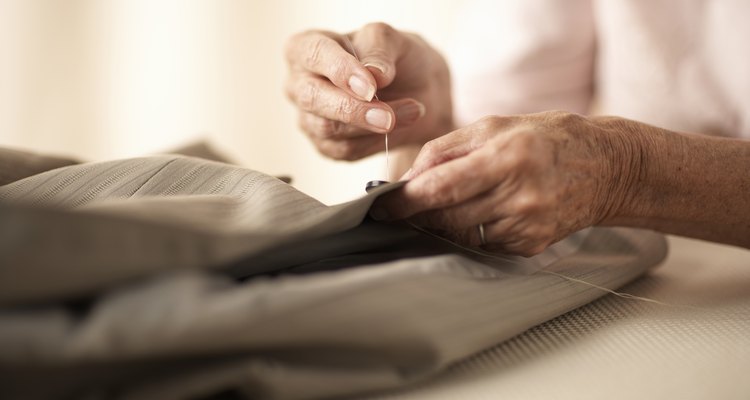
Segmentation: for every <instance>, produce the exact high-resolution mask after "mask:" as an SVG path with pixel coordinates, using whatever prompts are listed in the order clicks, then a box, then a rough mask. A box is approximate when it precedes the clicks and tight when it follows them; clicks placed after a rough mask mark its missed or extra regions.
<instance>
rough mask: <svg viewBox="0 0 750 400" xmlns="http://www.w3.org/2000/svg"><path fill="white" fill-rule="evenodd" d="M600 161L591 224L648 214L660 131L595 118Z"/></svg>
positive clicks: (612, 119)
mask: <svg viewBox="0 0 750 400" xmlns="http://www.w3.org/2000/svg"><path fill="white" fill-rule="evenodd" d="M592 121H593V122H594V123H595V124H596V126H597V128H598V132H599V135H598V136H599V139H600V142H599V146H600V150H601V157H602V162H601V165H602V168H601V186H600V189H599V196H598V202H597V207H596V212H595V216H594V218H595V224H601V225H616V224H618V223H620V222H622V221H624V220H629V219H633V218H639V217H643V216H646V215H647V214H648V210H647V208H648V207H649V206H650V204H651V203H650V202H649V201H648V198H649V196H648V193H649V192H650V187H651V186H652V183H653V182H651V181H652V177H653V171H654V170H656V169H658V165H657V163H658V160H659V157H655V155H656V153H657V150H656V148H657V147H658V142H659V138H660V136H661V132H659V131H660V130H659V129H657V128H653V127H650V126H648V125H645V124H641V123H638V122H635V121H631V120H627V119H624V118H618V117H597V118H593V119H592Z"/></svg>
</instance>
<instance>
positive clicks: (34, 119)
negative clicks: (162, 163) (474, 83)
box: [0, 0, 458, 203]
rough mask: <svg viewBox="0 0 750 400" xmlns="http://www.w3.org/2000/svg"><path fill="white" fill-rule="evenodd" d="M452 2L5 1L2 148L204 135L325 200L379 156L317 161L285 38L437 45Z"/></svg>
mask: <svg viewBox="0 0 750 400" xmlns="http://www.w3.org/2000/svg"><path fill="white" fill-rule="evenodd" d="M457 6H458V2H457V1H427V0H421V1H404V0H381V1H377V2H373V1H352V0H349V1H346V0H325V1H301V0H286V1H239V0H220V1H210V0H205V1H198V0H111V1H105V0H89V1H86V0H70V1H56V0H0V146H13V147H21V148H29V149H34V150H38V151H45V152H56V153H62V154H71V155H75V156H78V157H82V158H85V159H108V158H116V157H128V156H135V155H141V154H145V153H148V152H156V151H159V150H162V149H167V148H169V147H172V146H176V145H179V144H182V143H185V142H187V141H189V140H193V139H196V138H199V137H207V138H209V139H210V140H211V141H212V142H213V143H215V144H216V145H217V146H218V147H219V148H220V149H224V150H226V151H227V152H228V153H229V154H230V155H231V156H233V157H235V158H236V159H237V160H239V161H241V162H242V163H243V164H244V165H246V166H249V167H251V168H254V169H258V170H261V171H264V172H268V173H272V174H291V175H292V176H294V178H295V184H296V186H297V187H298V188H300V189H301V190H303V191H304V192H306V193H309V194H311V195H313V196H314V197H316V198H318V199H321V200H323V201H324V202H327V203H335V202H340V201H344V200H347V199H350V198H353V197H355V196H357V195H359V194H360V193H362V190H363V186H364V184H365V182H366V181H368V180H370V179H375V178H379V177H381V178H382V176H383V172H384V162H383V159H382V156H376V157H373V158H371V159H368V160H364V161H361V162H358V163H340V162H333V161H330V160H326V159H323V158H322V157H321V156H319V155H318V154H317V153H316V152H315V150H314V149H313V147H312V145H311V144H310V143H309V142H308V141H307V140H306V139H305V138H304V137H303V136H302V134H301V133H300V132H299V130H298V128H297V122H296V113H295V111H294V109H293V108H292V106H291V105H290V104H289V103H288V102H287V100H286V99H285V97H284V95H283V90H282V88H283V82H284V79H285V76H286V67H285V64H284V61H283V55H282V52H283V51H282V49H283V44H284V42H285V40H286V38H287V37H289V36H290V35H291V34H293V33H294V32H297V31H300V30H305V29H309V28H313V27H317V28H325V29H330V30H338V31H343V30H351V29H355V28H357V27H359V26H361V25H362V24H364V23H366V22H369V21H377V20H382V21H386V22H388V23H391V24H393V25H394V26H396V27H398V28H402V29H407V30H413V31H417V32H419V33H421V34H422V35H423V36H425V37H426V38H427V39H428V40H430V41H431V42H433V43H434V44H436V46H438V47H443V46H444V45H445V44H446V42H447V40H448V39H449V38H450V33H449V32H450V26H451V24H452V17H453V12H454V11H455V10H456V8H457Z"/></svg>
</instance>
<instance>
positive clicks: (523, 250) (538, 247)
mask: <svg viewBox="0 0 750 400" xmlns="http://www.w3.org/2000/svg"><path fill="white" fill-rule="evenodd" d="M546 248H547V246H546V245H545V244H544V243H533V244H529V245H526V246H523V247H520V248H519V249H518V254H519V255H521V256H524V257H533V256H535V255H537V254H539V253H541V252H543V251H544V249H546Z"/></svg>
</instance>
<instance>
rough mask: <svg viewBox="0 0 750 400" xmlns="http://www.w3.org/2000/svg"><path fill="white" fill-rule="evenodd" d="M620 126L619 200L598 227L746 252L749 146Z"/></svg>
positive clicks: (749, 238) (633, 125)
mask: <svg viewBox="0 0 750 400" xmlns="http://www.w3.org/2000/svg"><path fill="white" fill-rule="evenodd" d="M620 125H621V129H620V133H621V134H622V135H624V136H623V137H622V140H624V141H626V142H629V143H628V145H627V146H626V147H627V151H626V153H629V154H625V158H626V159H627V161H625V162H623V163H622V164H623V165H621V168H620V169H619V170H617V174H621V176H619V177H618V176H615V180H616V181H618V180H619V181H620V182H622V181H626V184H625V185H624V186H625V190H624V196H620V198H621V199H622V201H621V202H620V204H618V205H617V206H614V207H611V209H610V212H609V215H607V216H606V217H605V218H604V219H603V220H602V224H604V225H621V226H633V227H643V228H650V229H655V230H658V231H661V232H665V233H672V234H677V235H682V236H689V237H694V238H699V239H705V240H710V241H715V242H721V243H727V244H733V245H738V246H743V247H747V248H750V142H748V141H744V140H740V139H728V138H716V137H709V136H701V135H694V134H684V133H676V132H671V131H667V130H663V129H658V128H654V127H650V126H647V125H643V124H639V123H636V122H633V121H625V122H622V123H620ZM620 186H623V185H620Z"/></svg>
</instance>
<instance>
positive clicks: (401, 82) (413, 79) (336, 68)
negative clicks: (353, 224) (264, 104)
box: [286, 23, 453, 160]
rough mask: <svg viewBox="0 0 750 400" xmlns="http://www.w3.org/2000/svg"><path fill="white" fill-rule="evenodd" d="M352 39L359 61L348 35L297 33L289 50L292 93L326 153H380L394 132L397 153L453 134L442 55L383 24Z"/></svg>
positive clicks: (342, 156) (305, 126) (302, 118)
mask: <svg viewBox="0 0 750 400" xmlns="http://www.w3.org/2000/svg"><path fill="white" fill-rule="evenodd" d="M348 37H349V38H350V42H351V46H353V47H354V50H355V52H356V54H357V55H358V56H359V58H360V59H359V60H357V58H355V56H354V55H353V54H351V49H350V45H349V42H347V40H346V38H345V37H344V36H342V35H340V34H336V33H332V32H324V31H307V32H303V33H299V34H297V35H295V36H293V37H292V38H291V39H290V40H289V42H288V43H287V47H286V58H287V63H288V65H289V70H290V76H289V78H288V80H287V84H286V93H287V96H288V97H289V98H290V99H291V101H292V102H294V103H295V105H296V106H297V107H298V108H299V118H300V126H301V128H302V130H303V131H304V132H305V133H306V134H307V136H308V137H309V138H310V139H311V140H312V142H313V143H314V144H315V146H316V147H317V148H318V150H319V151H320V152H321V153H323V154H324V155H326V156H328V157H331V158H334V159H343V160H357V159H360V158H363V157H366V156H369V155H372V154H375V153H377V152H379V151H382V150H383V149H384V146H383V134H385V133H388V132H393V134H392V135H391V136H390V137H389V145H390V146H392V147H393V148H396V147H399V146H402V145H410V144H412V145H418V146H421V145H422V144H424V143H426V142H428V141H430V140H432V139H434V138H437V137H439V136H441V135H442V134H444V133H447V132H449V131H451V130H452V127H453V117H452V106H451V97H450V77H449V72H448V66H447V64H446V62H445V60H444V59H443V57H442V56H441V55H440V54H439V53H438V52H437V51H435V50H434V49H433V48H432V47H430V46H429V45H428V44H427V43H426V42H425V41H424V40H422V39H421V38H420V37H418V36H416V35H414V34H409V33H404V32H400V31H397V30H395V29H393V28H391V27H390V26H388V25H386V24H383V23H374V24H369V25H366V26H365V27H363V28H362V29H361V30H359V31H356V32H354V33H351V34H349V35H348ZM375 92H377V97H378V99H379V100H377V99H375V98H374V96H375Z"/></svg>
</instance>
